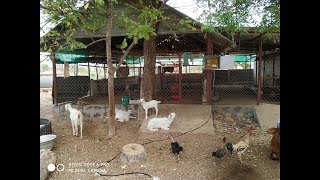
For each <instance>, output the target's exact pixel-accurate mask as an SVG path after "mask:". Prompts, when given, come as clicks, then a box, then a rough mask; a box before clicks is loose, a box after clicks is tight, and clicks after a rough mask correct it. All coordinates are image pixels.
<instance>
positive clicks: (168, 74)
mask: <svg viewBox="0 0 320 180" xmlns="http://www.w3.org/2000/svg"><path fill="white" fill-rule="evenodd" d="M262 59H263V61H262V64H261V65H262V68H261V70H262V73H261V75H262V87H261V90H262V92H261V93H262V94H261V102H270V103H279V102H280V53H265V54H264V56H263V58H262ZM256 60H257V59H256V58H255V59H254V60H253V61H249V62H245V63H239V62H234V65H233V67H234V68H233V69H215V70H213V71H212V96H211V97H212V103H213V104H217V105H219V104H223V105H233V104H240V105H241V104H243V105H246V104H256V103H257V93H258V86H257V84H258V83H257V78H258V73H257V72H258V63H257V61H256ZM50 63H51V62H50ZM50 63H45V62H43V63H41V64H40V67H41V68H40V79H42V82H40V83H42V87H43V85H44V84H46V83H47V84H46V85H45V87H47V88H52V87H53V86H54V84H53V83H52V82H53V80H52V67H51V64H50ZM156 64H157V68H156V72H155V73H156V76H155V81H154V98H155V99H157V100H160V101H162V103H167V104H172V103H181V104H202V103H203V102H204V100H203V97H204V96H205V94H206V92H205V90H206V87H205V86H206V81H205V75H204V71H203V70H204V68H203V64H202V63H198V64H184V63H183V62H181V61H179V59H177V60H176V61H170V63H162V62H157V63H156ZM56 72H57V91H56V98H57V102H58V103H64V102H74V103H78V104H81V105H86V104H103V105H104V104H108V68H107V67H106V64H98V63H74V64H68V65H67V66H66V65H65V64H57V65H56ZM66 74H67V76H66ZM142 77H143V63H139V64H127V65H123V66H121V67H120V68H119V69H118V70H117V72H116V73H115V74H114V78H115V79H114V92H115V103H116V104H121V103H123V102H122V101H123V98H124V97H130V99H134V100H138V99H140V84H141V78H142ZM45 78H47V79H46V82H45V80H44V79H45ZM48 84H49V85H48ZM40 87H41V86H40ZM52 92H53V94H52V96H53V97H54V92H55V91H52Z"/></svg>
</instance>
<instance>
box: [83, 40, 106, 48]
mask: <svg viewBox="0 0 320 180" xmlns="http://www.w3.org/2000/svg"><path fill="white" fill-rule="evenodd" d="M105 40H106V38H101V39H99V40H96V41H93V42H91V43H89V44H87V45H86V46H87V47H88V46H91V45H92V44H95V43H97V42H100V41H105Z"/></svg>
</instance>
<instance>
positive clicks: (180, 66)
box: [179, 54, 182, 103]
mask: <svg viewBox="0 0 320 180" xmlns="http://www.w3.org/2000/svg"><path fill="white" fill-rule="evenodd" d="M179 97H180V101H179V102H180V103H181V99H182V65H181V54H179Z"/></svg>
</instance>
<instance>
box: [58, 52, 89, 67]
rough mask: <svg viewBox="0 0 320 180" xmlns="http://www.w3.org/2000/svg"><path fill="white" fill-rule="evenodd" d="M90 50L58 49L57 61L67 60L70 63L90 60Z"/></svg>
mask: <svg viewBox="0 0 320 180" xmlns="http://www.w3.org/2000/svg"><path fill="white" fill-rule="evenodd" d="M88 57H89V55H88V52H87V51H86V50H77V51H66V50H61V51H56V53H55V58H56V63H57V64H59V63H62V64H63V63H64V62H65V61H66V62H68V63H83V62H88Z"/></svg>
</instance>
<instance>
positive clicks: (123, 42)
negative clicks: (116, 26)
mask: <svg viewBox="0 0 320 180" xmlns="http://www.w3.org/2000/svg"><path fill="white" fill-rule="evenodd" d="M127 46H128V43H127V38H124V39H123V41H122V43H121V49H125V48H126V47H127Z"/></svg>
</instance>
